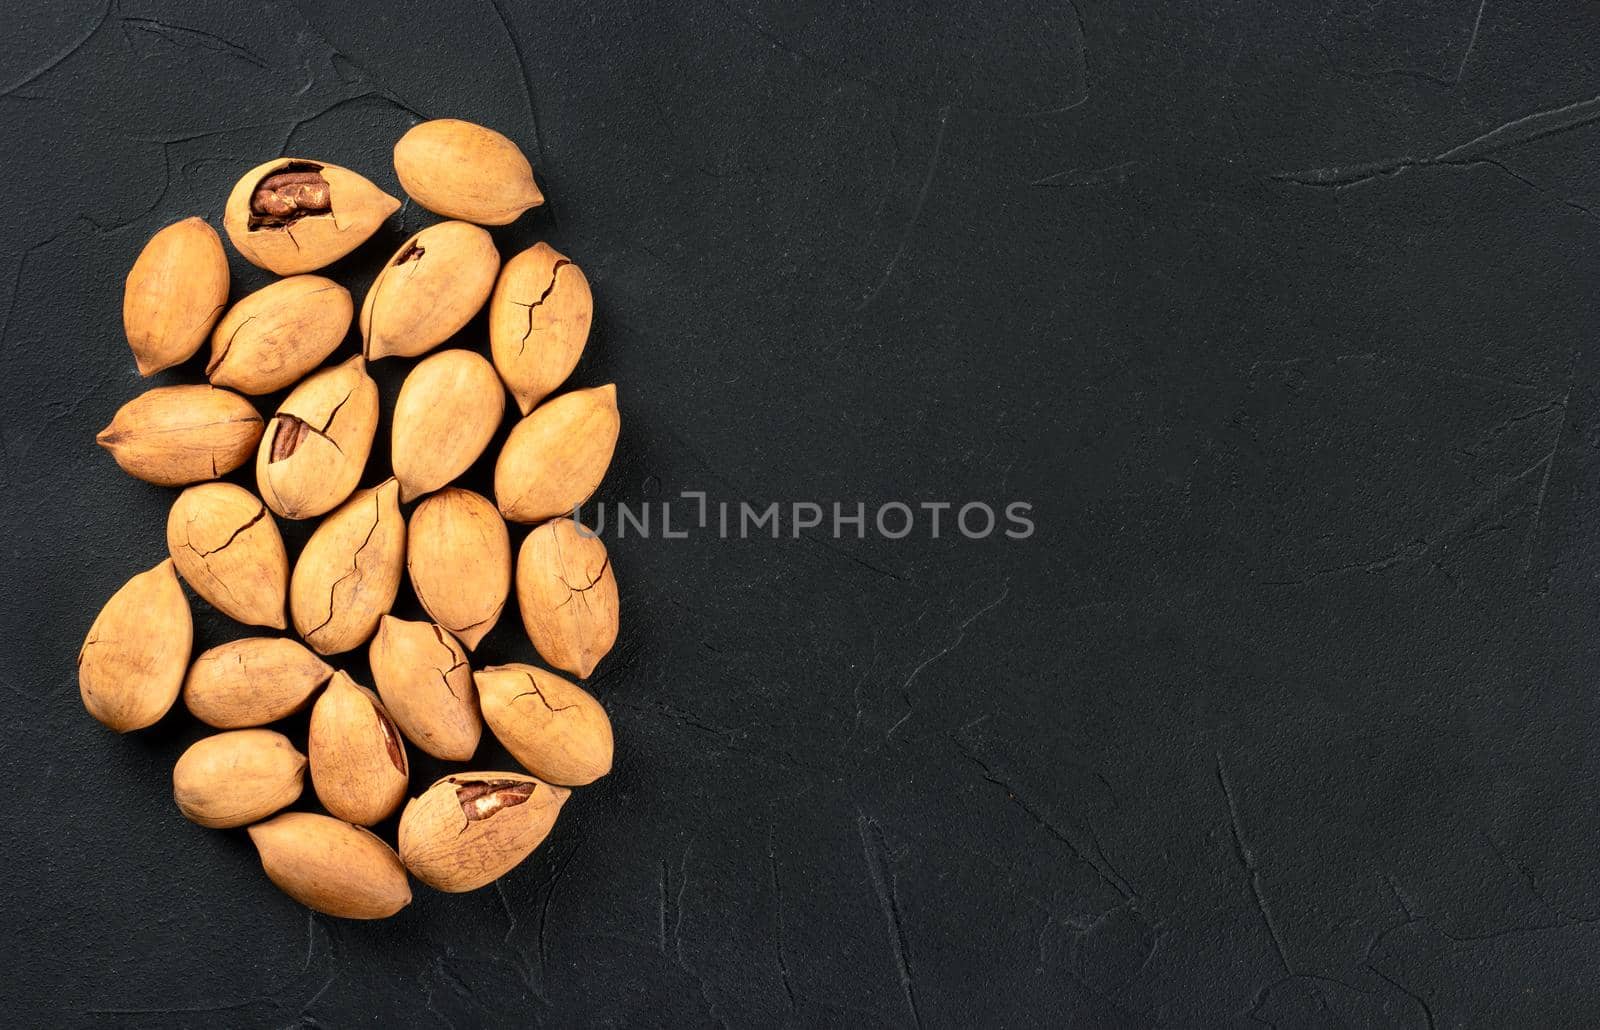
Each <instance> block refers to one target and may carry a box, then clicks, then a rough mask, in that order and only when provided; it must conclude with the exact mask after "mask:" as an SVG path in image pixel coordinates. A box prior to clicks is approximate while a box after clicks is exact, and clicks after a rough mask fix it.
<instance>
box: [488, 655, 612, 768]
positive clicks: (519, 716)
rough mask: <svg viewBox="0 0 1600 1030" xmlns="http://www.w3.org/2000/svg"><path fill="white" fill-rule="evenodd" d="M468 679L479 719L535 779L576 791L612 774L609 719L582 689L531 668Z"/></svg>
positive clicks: (495, 669)
mask: <svg viewBox="0 0 1600 1030" xmlns="http://www.w3.org/2000/svg"><path fill="white" fill-rule="evenodd" d="M473 680H474V682H476V683H477V685H478V703H479V704H480V705H481V706H482V708H483V721H484V722H486V723H488V724H489V729H490V730H492V731H493V732H494V735H495V739H496V740H498V741H500V743H501V744H504V745H505V749H506V750H507V751H509V752H511V757H512V758H515V759H516V760H517V761H518V762H521V763H522V767H523V768H524V769H526V770H528V771H529V772H530V773H532V774H533V775H535V776H537V777H539V779H541V780H544V781H545V782H547V783H558V784H560V785H561V786H563V787H581V786H583V785H584V784H586V783H593V782H594V781H595V780H598V779H599V778H600V777H602V776H604V775H605V774H606V773H608V772H610V771H611V752H612V741H611V720H610V719H608V718H607V717H606V710H605V709H604V708H602V707H600V702H599V701H596V700H595V699H594V698H593V697H591V696H589V694H588V693H587V692H586V691H585V690H584V689H583V688H582V687H580V686H578V685H577V684H575V683H569V682H567V681H566V680H564V679H562V678H561V677H560V676H557V675H556V674H554V673H551V672H545V671H544V670H543V669H538V668H535V667H533V666H531V665H495V666H491V667H489V668H487V669H483V670H481V671H480V672H478V673H477V674H476V675H475V676H473Z"/></svg>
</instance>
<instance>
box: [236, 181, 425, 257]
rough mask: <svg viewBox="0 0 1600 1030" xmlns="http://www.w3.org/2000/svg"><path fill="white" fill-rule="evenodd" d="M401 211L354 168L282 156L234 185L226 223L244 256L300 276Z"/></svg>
mask: <svg viewBox="0 0 1600 1030" xmlns="http://www.w3.org/2000/svg"><path fill="white" fill-rule="evenodd" d="M399 209H400V201H398V200H396V199H395V198H394V197H391V196H389V194H387V193H385V192H383V191H382V190H380V189H379V188H378V187H376V186H374V185H373V184H372V183H371V182H369V181H368V180H367V179H366V178H365V177H363V176H361V175H357V174H356V173H355V172H352V171H350V169H348V168H341V167H339V166H338V165H331V164H328V163H327V162H325V161H311V160H307V159H305V158H298V157H280V158H275V159H274V160H271V161H267V162H264V163H263V164H259V165H257V166H256V167H254V168H252V169H250V170H249V171H248V172H246V173H245V174H244V176H243V178H241V179H240V180H239V182H238V183H237V184H236V185H235V186H234V187H233V192H231V193H229V194H228V203H227V206H226V207H225V208H224V209H223V213H222V227H223V228H224V229H226V230H227V231H228V239H230V240H232V241H233V245H234V248H235V249H237V250H238V251H239V253H240V254H243V255H244V258H245V260H246V261H249V262H250V263H251V264H253V265H256V266H257V267H260V268H265V269H266V270H267V271H269V272H276V273H277V274H278V275H299V274H300V273H302V272H312V271H315V270H317V269H319V268H321V267H322V266H324V265H327V264H331V263H333V262H335V261H337V260H339V259H340V258H342V257H344V256H345V255H346V254H348V253H350V252H351V251H352V250H355V249H356V248H357V247H359V246H361V244H363V243H365V242H366V240H367V238H368V237H369V236H371V235H372V234H373V233H374V232H376V231H377V230H378V226H380V225H382V224H383V221H384V219H386V218H388V217H389V216H390V215H392V214H394V213H395V212H396V211H398V210H399Z"/></svg>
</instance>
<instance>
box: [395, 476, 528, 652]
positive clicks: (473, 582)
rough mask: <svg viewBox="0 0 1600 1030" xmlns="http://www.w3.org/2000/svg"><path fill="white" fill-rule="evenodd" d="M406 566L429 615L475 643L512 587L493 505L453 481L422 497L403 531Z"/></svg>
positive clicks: (506, 542) (506, 537)
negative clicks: (408, 524) (404, 535)
mask: <svg viewBox="0 0 1600 1030" xmlns="http://www.w3.org/2000/svg"><path fill="white" fill-rule="evenodd" d="M406 568H407V569H408V570H409V572H410V573H411V587H412V589H413V590H415V591H416V594H417V600H419V601H421V602H422V607H423V608H424V609H426V611H427V613H428V617H429V618H431V619H433V621H434V622H437V623H438V624H439V625H441V626H443V627H444V628H445V629H447V630H449V631H450V633H451V634H452V635H454V636H455V637H456V639H458V640H460V641H461V643H462V644H463V645H464V646H465V647H466V648H467V649H468V650H472V649H473V648H475V647H477V646H478V642H479V641H481V640H482V639H483V638H484V635H485V634H487V633H488V632H489V631H490V630H491V629H493V628H494V626H495V623H497V622H498V621H499V620H500V613H501V612H502V611H503V610H504V609H505V606H506V597H507V595H509V593H510V592H511V536H510V534H508V533H507V532H506V524H505V520H504V519H502V518H501V517H500V513H499V512H498V511H496V510H495V506H494V505H492V504H490V503H489V502H488V500H486V499H485V498H483V497H482V496H480V495H478V494H475V493H473V492H472V491H471V490H462V489H459V488H457V487H450V488H448V489H444V490H440V491H439V492H438V493H436V494H432V495H430V496H428V497H425V498H423V500H422V503H421V504H419V505H417V507H416V510H415V511H413V512H412V513H411V524H410V526H409V527H408V528H407V533H406Z"/></svg>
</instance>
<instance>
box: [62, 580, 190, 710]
mask: <svg viewBox="0 0 1600 1030" xmlns="http://www.w3.org/2000/svg"><path fill="white" fill-rule="evenodd" d="M193 643H194V622H193V620H192V619H191V618H190V615H189V600H188V598H186V597H184V596H183V587H181V586H179V585H178V574H177V572H175V571H174V570H173V567H172V559H171V558H168V559H167V560H166V561H164V562H162V563H161V564H159V565H157V566H156V567H155V568H153V569H150V570H149V571H148V572H141V573H139V574H138V575H137V576H135V577H133V578H132V579H130V580H128V582H126V583H124V584H123V585H122V589H120V590H118V591H117V592H116V593H115V594H112V595H111V600H109V601H107V602H106V606H105V607H104V608H102V609H100V614H99V615H97V616H96V617H95V620H94V625H92V626H90V627H89V635H88V636H87V637H86V638H85V639H84V642H83V647H82V648H81V649H80V650H79V651H78V690H79V693H81V694H82V696H83V707H84V708H86V709H88V711H89V714H90V715H92V716H94V717H95V718H96V719H98V720H100V721H101V722H103V723H105V724H106V725H107V726H109V727H111V728H112V729H114V730H116V731H117V732H118V733H126V732H128V731H129V730H139V729H144V728H145V727H146V726H149V725H151V724H153V723H155V722H156V721H158V720H159V719H160V718H161V717H162V716H163V715H166V714H167V710H168V709H170V708H171V707H172V702H174V701H176V700H177V699H178V691H179V690H180V689H181V688H182V687H183V673H184V670H185V669H187V668H188V666H189V649H190V647H191V646H192V645H193Z"/></svg>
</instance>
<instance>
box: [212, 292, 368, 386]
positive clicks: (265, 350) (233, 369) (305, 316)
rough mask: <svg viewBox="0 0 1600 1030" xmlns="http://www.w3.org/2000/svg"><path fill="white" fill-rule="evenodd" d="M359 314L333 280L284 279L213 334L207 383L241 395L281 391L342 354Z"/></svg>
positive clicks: (231, 312)
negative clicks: (339, 350) (335, 354)
mask: <svg viewBox="0 0 1600 1030" xmlns="http://www.w3.org/2000/svg"><path fill="white" fill-rule="evenodd" d="M354 313H355V307H354V304H353V302H352V301H351V300H350V291H349V290H347V289H345V288H344V287H343V286H340V285H339V284H338V283H336V282H334V281H333V280H331V279H324V278H323V277H322V276H320V275H296V276H291V277H290V278H288V279H280V280H278V281H277V282H275V283H272V284H270V285H268V286H264V287H262V288H261V289H259V290H257V291H256V292H254V293H252V294H250V295H249V296H248V297H245V298H244V299H243V300H241V301H239V303H237V304H235V305H234V306H233V307H231V308H229V309H228V313H227V314H226V315H223V316H222V321H220V322H218V323H217V327H216V328H215V329H213V330H212V332H211V359H210V361H209V362H208V363H207V364H206V377H207V378H209V379H210V380H211V382H212V385H214V386H226V387H229V388H231V389H234V390H238V391H239V392H240V393H246V394H252V395H255V394H263V393H272V392H274V391H276V390H282V389H284V388H285V387H288V386H291V385H293V384H294V383H296V382H298V381H299V380H300V378H301V377H302V376H304V375H305V374H306V373H307V372H310V371H311V370H312V369H314V368H316V367H317V366H318V365H320V364H322V362H323V361H324V360H325V359H326V358H327V357H328V355H329V354H332V353H333V352H334V350H336V349H337V348H338V346H339V344H340V343H341V342H342V341H343V340H344V338H345V334H346V333H348V332H349V331H350V321H351V319H352V318H353V317H354Z"/></svg>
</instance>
